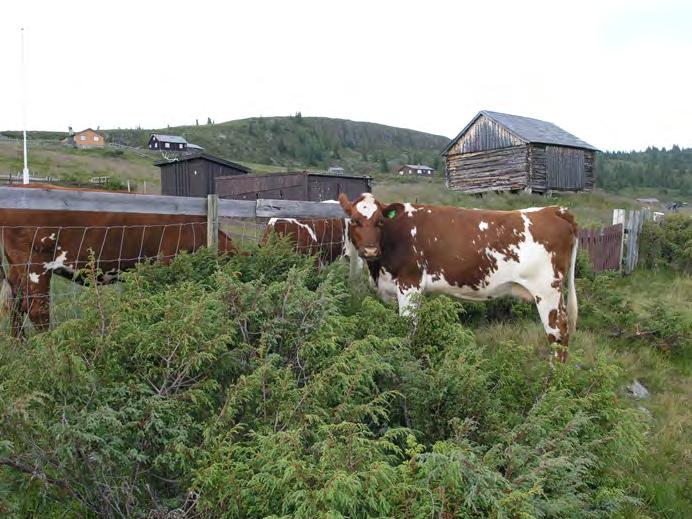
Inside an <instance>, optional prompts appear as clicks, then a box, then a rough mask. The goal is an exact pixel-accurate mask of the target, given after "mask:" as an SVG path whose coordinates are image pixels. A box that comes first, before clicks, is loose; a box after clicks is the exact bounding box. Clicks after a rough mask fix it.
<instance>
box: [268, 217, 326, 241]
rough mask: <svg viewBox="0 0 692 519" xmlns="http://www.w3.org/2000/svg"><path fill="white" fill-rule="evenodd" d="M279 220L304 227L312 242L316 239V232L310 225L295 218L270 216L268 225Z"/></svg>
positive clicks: (274, 223)
mask: <svg viewBox="0 0 692 519" xmlns="http://www.w3.org/2000/svg"><path fill="white" fill-rule="evenodd" d="M279 220H281V221H282V222H288V223H292V224H293V225H297V226H298V227H300V228H302V229H305V230H306V231H307V233H308V235H310V238H312V241H314V242H316V241H317V234H315V230H314V229H313V228H312V227H310V226H309V225H307V224H304V223H301V222H299V221H298V220H296V219H295V218H271V219H270V220H269V224H268V225H271V226H272V227H273V226H275V225H276V223H277V222H278V221H279Z"/></svg>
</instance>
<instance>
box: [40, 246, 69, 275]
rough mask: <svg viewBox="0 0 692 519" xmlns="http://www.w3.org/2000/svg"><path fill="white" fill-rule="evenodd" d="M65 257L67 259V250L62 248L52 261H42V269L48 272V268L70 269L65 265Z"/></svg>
mask: <svg viewBox="0 0 692 519" xmlns="http://www.w3.org/2000/svg"><path fill="white" fill-rule="evenodd" d="M66 259H67V251H66V250H64V251H62V252H61V253H60V255H59V256H58V257H57V258H55V259H54V260H53V261H46V262H44V263H43V270H45V271H46V272H48V271H49V270H58V269H67V270H70V268H69V267H68V266H67V265H65V260H66Z"/></svg>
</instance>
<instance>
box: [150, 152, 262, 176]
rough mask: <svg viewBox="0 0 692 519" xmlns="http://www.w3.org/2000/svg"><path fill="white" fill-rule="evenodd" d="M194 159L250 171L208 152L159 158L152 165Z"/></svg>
mask: <svg viewBox="0 0 692 519" xmlns="http://www.w3.org/2000/svg"><path fill="white" fill-rule="evenodd" d="M195 159H204V160H208V161H209V162H215V163H216V164H221V165H222V166H228V167H229V168H234V169H238V170H240V171H245V172H246V173H249V172H250V171H251V170H250V168H248V167H246V166H243V165H242V164H237V163H235V162H231V161H230V160H226V159H222V158H221V157H215V156H214V155H209V154H208V153H193V154H190V155H183V156H182V157H178V158H176V159H175V160H172V161H169V160H159V161H157V162H154V165H156V166H159V167H161V166H167V165H169V164H173V163H174V162H185V161H187V160H195Z"/></svg>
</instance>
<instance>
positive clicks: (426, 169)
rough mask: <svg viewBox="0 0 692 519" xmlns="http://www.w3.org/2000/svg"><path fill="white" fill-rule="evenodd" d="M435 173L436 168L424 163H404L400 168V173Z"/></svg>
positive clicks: (428, 174)
mask: <svg viewBox="0 0 692 519" xmlns="http://www.w3.org/2000/svg"><path fill="white" fill-rule="evenodd" d="M433 173H435V170H434V169H433V168H431V167H430V166H426V165H424V164H404V165H402V166H401V167H400V168H399V175H400V176H402V177H403V176H404V175H422V176H426V177H427V176H430V175H432V174H433Z"/></svg>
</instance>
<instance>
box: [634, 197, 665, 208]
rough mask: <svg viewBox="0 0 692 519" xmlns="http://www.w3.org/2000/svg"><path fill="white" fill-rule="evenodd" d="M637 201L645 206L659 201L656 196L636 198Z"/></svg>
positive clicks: (656, 203)
mask: <svg viewBox="0 0 692 519" xmlns="http://www.w3.org/2000/svg"><path fill="white" fill-rule="evenodd" d="M637 202H639V203H640V204H642V205H646V206H653V205H658V204H660V203H661V201H660V200H659V199H658V198H637Z"/></svg>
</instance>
